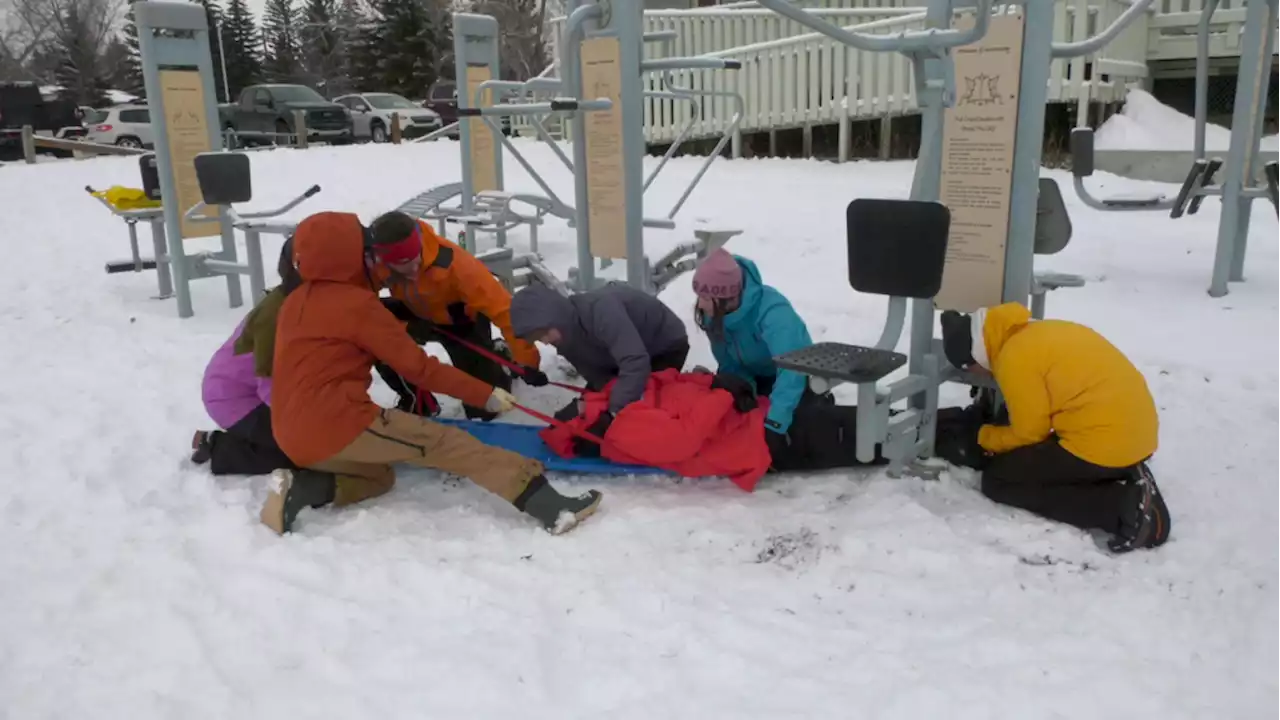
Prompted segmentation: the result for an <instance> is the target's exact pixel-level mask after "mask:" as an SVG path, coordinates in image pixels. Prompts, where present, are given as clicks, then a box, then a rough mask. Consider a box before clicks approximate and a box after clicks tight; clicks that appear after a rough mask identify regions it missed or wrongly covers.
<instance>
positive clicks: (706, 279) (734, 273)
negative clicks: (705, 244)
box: [693, 248, 742, 300]
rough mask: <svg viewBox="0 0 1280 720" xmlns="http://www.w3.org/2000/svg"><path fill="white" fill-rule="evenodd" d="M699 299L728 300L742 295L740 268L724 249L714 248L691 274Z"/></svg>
mask: <svg viewBox="0 0 1280 720" xmlns="http://www.w3.org/2000/svg"><path fill="white" fill-rule="evenodd" d="M693 291H694V292H695V293H697V294H698V296H699V297H705V298H712V299H714V300H730V299H732V298H736V297H738V295H739V294H741V293H742V267H741V266H740V265H738V261H737V260H734V259H733V256H732V255H730V254H729V253H728V251H726V250H725V249H724V248H716V250H715V251H714V252H712V253H711V254H710V255H708V256H707V259H706V260H703V261H702V264H701V265H699V266H698V269H697V270H696V271H695V272H694V273H693Z"/></svg>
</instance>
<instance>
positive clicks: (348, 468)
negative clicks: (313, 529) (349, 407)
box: [311, 410, 543, 507]
mask: <svg viewBox="0 0 1280 720" xmlns="http://www.w3.org/2000/svg"><path fill="white" fill-rule="evenodd" d="M392 463H407V464H409V465H415V466H417V467H424V468H432V469H434V470H444V471H445V472H448V473H453V474H454V475H461V476H463V477H465V478H467V479H469V480H471V481H472V482H474V483H475V484H477V485H479V486H480V487H482V488H484V489H486V490H488V491H489V492H491V493H493V494H495V495H498V496H499V497H501V498H503V499H504V500H507V501H508V502H514V501H515V499H516V498H518V497H520V493H522V492H524V489H525V487H526V486H527V485H528V484H529V481H530V480H532V479H533V478H535V477H537V476H538V475H541V474H542V472H543V468H542V463H539V462H537V461H536V460H530V459H529V458H526V457H523V456H521V455H517V454H516V453H513V452H511V451H509V450H503V449H502V448H497V447H493V446H491V445H485V444H484V443H482V442H480V441H479V440H477V439H475V438H474V437H472V436H471V435H470V434H469V433H467V432H466V431H465V430H459V429H458V428H454V427H449V426H448V425H442V424H440V423H437V422H432V421H430V420H428V419H426V418H422V417H418V416H416V415H410V414H409V413H406V412H401V411H399V410H382V411H381V412H379V413H378V416H377V417H376V418H374V419H373V422H372V423H371V424H370V425H369V427H368V428H366V429H365V431H364V432H362V433H360V435H359V436H358V437H356V439H355V440H353V441H352V442H351V444H350V445H348V446H346V447H345V448H343V449H342V451H341V452H339V453H338V454H337V455H334V456H333V457H331V458H329V459H328V460H325V461H323V462H319V463H316V464H315V465H312V466H311V467H312V468H313V469H315V470H324V471H326V472H331V473H334V474H335V475H337V483H336V488H335V490H334V496H333V504H334V505H336V506H339V507H341V506H343V505H351V504H352V503H358V502H360V501H362V500H368V499H369V498H373V497H377V496H379V495H382V494H384V493H386V492H388V491H390V490H391V487H392V486H393V485H395V483H396V472H395V469H394V468H392V467H391V465H392Z"/></svg>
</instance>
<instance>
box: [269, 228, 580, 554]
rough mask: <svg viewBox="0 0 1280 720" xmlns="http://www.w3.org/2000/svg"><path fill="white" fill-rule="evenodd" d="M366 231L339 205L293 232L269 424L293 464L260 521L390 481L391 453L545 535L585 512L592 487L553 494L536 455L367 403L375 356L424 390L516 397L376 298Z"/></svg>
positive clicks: (492, 405) (498, 399) (370, 493)
mask: <svg viewBox="0 0 1280 720" xmlns="http://www.w3.org/2000/svg"><path fill="white" fill-rule="evenodd" d="M368 237H369V232H368V231H367V230H366V229H365V227H364V226H363V225H361V224H360V219H359V218H358V217H356V216H355V215H352V214H349V213H339V212H322V213H317V214H315V215H312V216H310V217H308V218H306V219H305V220H303V221H302V222H301V223H300V224H299V225H298V229H297V231H296V232H295V234H294V237H293V243H294V246H293V247H294V256H293V257H294V263H295V266H296V269H297V272H298V276H299V277H300V278H301V284H300V285H299V286H298V287H297V288H296V289H295V290H294V291H293V292H292V293H290V294H289V296H288V297H287V298H285V301H284V304H283V305H282V306H281V307H280V311H279V315H278V317H277V320H276V336H275V351H274V356H273V360H272V376H273V388H272V397H271V430H272V434H273V435H274V436H275V439H276V441H277V442H278V443H279V445H280V449H281V450H283V451H284V452H285V454H286V455H288V457H289V459H290V460H292V461H293V463H294V464H295V465H296V466H297V467H298V468H299V469H298V470H292V469H286V470H277V471H276V472H275V473H274V474H273V478H272V484H271V487H270V491H269V493H268V495H267V500H266V503H265V504H264V505H263V508H262V513H261V519H262V522H263V524H265V525H267V526H268V527H270V528H271V529H273V530H275V531H276V532H277V533H282V534H283V533H286V532H289V531H290V530H291V529H292V527H293V524H294V521H295V520H296V518H297V516H298V513H299V512H300V511H301V510H302V509H304V508H306V507H320V506H323V505H329V504H332V505H335V506H338V507H342V506H346V505H351V504H354V503H358V502H361V501H363V500H367V499H369V498H372V497H377V496H378V495H382V494H383V493H386V492H388V491H389V490H391V488H392V486H393V485H394V484H395V470H394V468H393V467H392V466H393V465H394V464H396V463H408V464H410V465H414V466H417V467H424V468H435V469H439V470H444V471H445V472H448V473H451V474H454V475H460V476H462V477H465V478H468V479H470V480H471V481H472V482H474V483H476V484H477V485H479V486H481V487H483V488H485V489H486V490H488V491H490V492H492V493H494V494H495V495H498V496H499V497H502V498H503V499H505V500H506V501H508V502H510V503H511V504H512V505H514V506H515V507H516V509H517V510H520V511H523V512H525V513H527V514H528V515H530V516H532V517H533V518H534V519H536V520H537V521H539V522H540V523H541V524H542V526H543V527H544V528H546V529H547V530H548V531H549V532H551V533H553V534H559V533H561V532H564V531H566V530H568V529H570V528H572V527H573V526H574V525H576V524H577V523H578V522H579V521H581V520H582V519H583V518H585V517H587V516H588V515H590V514H592V513H593V512H595V509H596V507H597V506H598V505H599V503H600V493H598V492H596V491H594V490H592V491H589V492H588V493H586V494H584V495H581V496H578V497H567V496H564V495H561V494H560V493H559V492H557V491H556V490H555V488H553V487H552V486H551V485H550V484H549V483H548V482H547V479H546V477H545V476H544V475H543V466H542V464H541V463H539V462H537V461H535V460H531V459H529V458H525V457H522V456H520V455H518V454H516V453H513V452H510V451H507V450H503V449H501V448H496V447H491V446H489V445H485V444H484V443H482V442H480V441H479V440H477V439H475V438H474V437H472V436H471V435H470V434H469V433H467V432H466V431H464V430H461V429H459V428H455V427H451V426H448V425H444V424H441V423H436V422H432V421H431V420H428V419H426V418H423V417H419V416H417V415H411V414H409V413H405V412H401V411H399V410H392V409H383V408H379V407H378V406H377V405H375V404H374V403H373V401H372V400H371V399H370V398H369V384H370V382H372V377H371V376H370V372H369V371H370V369H371V368H372V366H373V364H374V363H375V362H382V363H385V364H387V365H388V366H390V367H391V368H393V369H394V370H395V372H396V373H398V374H400V375H402V376H403V377H405V378H407V379H408V380H409V381H410V382H413V383H415V384H416V385H418V386H419V387H422V388H424V389H425V390H427V391H432V392H442V393H446V394H448V395H452V396H453V397H456V398H458V399H459V400H461V401H463V402H464V403H467V404H470V405H473V406H476V407H483V408H485V409H486V410H488V411H489V412H492V413H494V414H498V413H502V412H506V411H508V410H511V409H512V408H513V407H514V405H515V400H514V398H512V397H511V394H510V393H508V392H507V391H505V390H503V389H502V388H495V387H493V386H492V385H490V384H488V383H485V382H483V381H481V380H478V379H476V378H474V377H471V376H469V375H467V374H466V373H464V372H463V371H461V370H459V369H458V368H455V367H452V366H450V365H446V364H444V363H441V362H440V361H438V360H436V359H435V358H433V357H431V356H429V355H427V354H426V353H425V352H423V350H422V348H420V347H418V346H416V345H415V344H414V342H413V341H412V340H411V339H410V338H409V337H408V336H407V335H406V334H405V332H404V328H403V327H402V326H401V325H400V324H399V323H397V322H396V318H395V316H393V315H392V314H391V313H390V312H389V311H388V310H387V308H386V307H385V306H384V305H383V304H382V303H381V302H380V301H379V298H378V290H380V289H381V286H380V285H378V284H377V283H376V281H374V279H373V276H372V272H371V269H372V268H373V267H374V265H375V262H374V261H373V260H372V258H371V253H370V245H371V243H370V242H369V240H368Z"/></svg>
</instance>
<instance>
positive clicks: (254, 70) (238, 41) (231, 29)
mask: <svg viewBox="0 0 1280 720" xmlns="http://www.w3.org/2000/svg"><path fill="white" fill-rule="evenodd" d="M261 47H262V40H261V36H260V35H259V34H258V26H257V25H256V24H255V23H254V20H253V15H252V14H251V13H250V12H249V7H248V6H247V5H246V4H245V0H228V2H227V11H226V17H225V19H224V20H223V23H222V49H223V50H224V51H225V52H226V54H227V85H228V86H229V87H230V89H231V100H230V101H229V102H235V100H236V98H238V97H239V96H240V91H241V90H243V89H244V88H245V87H247V86H249V85H253V84H254V83H257V82H260V81H261V80H262V78H263V71H262V55H261V50H260V48H261Z"/></svg>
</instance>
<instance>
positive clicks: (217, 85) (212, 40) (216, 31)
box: [199, 0, 231, 102]
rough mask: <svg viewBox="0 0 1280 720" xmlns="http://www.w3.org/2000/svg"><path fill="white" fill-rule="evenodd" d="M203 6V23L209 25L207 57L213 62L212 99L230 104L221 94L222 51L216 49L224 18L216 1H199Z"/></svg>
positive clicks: (228, 99) (222, 85) (224, 43)
mask: <svg viewBox="0 0 1280 720" xmlns="http://www.w3.org/2000/svg"><path fill="white" fill-rule="evenodd" d="M199 2H200V4H201V5H203V6H204V16H205V21H206V22H208V23H209V57H210V60H212V61H213V87H214V97H217V98H219V102H231V99H230V98H228V97H226V95H225V94H224V92H223V87H225V86H224V84H223V82H222V51H221V49H219V47H218V37H219V35H220V34H221V33H222V26H223V23H224V18H223V14H222V7H221V6H220V5H218V0H199ZM222 44H223V46H224V47H225V45H226V38H223V42H222Z"/></svg>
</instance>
